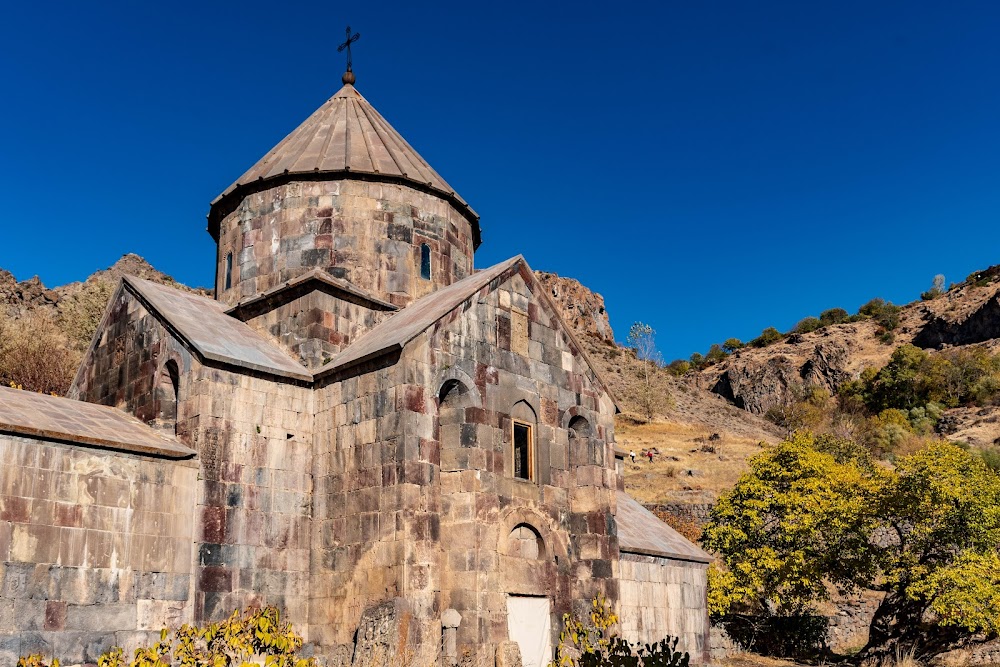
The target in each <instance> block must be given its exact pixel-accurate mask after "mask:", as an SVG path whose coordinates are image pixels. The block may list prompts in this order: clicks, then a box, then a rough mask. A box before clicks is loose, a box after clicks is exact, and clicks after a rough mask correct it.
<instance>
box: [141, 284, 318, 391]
mask: <svg viewBox="0 0 1000 667" xmlns="http://www.w3.org/2000/svg"><path fill="white" fill-rule="evenodd" d="M124 280H125V284H126V285H127V286H128V287H129V288H130V289H131V291H132V292H133V293H134V294H135V295H136V296H137V297H139V299H140V300H142V301H143V302H145V303H146V304H147V305H148V306H149V307H150V308H151V309H152V310H153V311H154V312H155V313H156V314H157V315H158V316H159V317H160V318H162V320H163V321H164V323H165V324H167V325H168V326H169V327H170V328H172V329H173V330H174V331H175V332H176V334H177V335H178V336H180V337H181V339H182V340H184V341H185V342H186V343H187V344H188V345H189V346H191V347H192V348H193V349H194V351H195V352H196V353H198V354H200V355H201V356H202V357H204V358H205V359H209V360H212V361H218V362H222V363H226V364H231V365H233V366H239V367H241V368H246V369H249V370H254V371H260V372H264V373H269V374H272V375H277V376H279V377H287V378H293V379H296V380H306V381H310V380H312V374H311V373H309V371H307V370H306V369H305V368H303V367H302V366H301V365H300V364H298V363H296V361H295V360H294V359H292V358H291V357H290V356H288V355H287V354H286V353H285V352H284V351H283V350H282V349H281V348H280V347H278V345H277V344H275V343H272V342H271V341H270V340H268V339H267V338H266V337H265V336H263V335H262V334H261V333H259V332H257V331H256V330H254V329H253V328H251V327H250V326H249V325H247V324H245V323H243V322H241V321H240V320H238V319H236V318H235V317H231V316H230V315H227V314H226V308H227V306H226V305H225V304H223V303H220V302H218V301H216V300H214V299H208V298H206V297H203V296H198V295H196V294H190V293H188V292H182V291H180V290H177V289H174V288H172V287H167V286H165V285H158V284H157V283H154V282H150V281H148V280H142V279H141V278H136V277H134V276H126V277H125V278H124Z"/></svg>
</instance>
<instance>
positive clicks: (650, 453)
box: [646, 449, 653, 463]
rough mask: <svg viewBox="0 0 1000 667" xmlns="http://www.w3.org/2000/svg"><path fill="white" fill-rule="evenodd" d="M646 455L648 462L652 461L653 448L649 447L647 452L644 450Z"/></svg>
mask: <svg viewBox="0 0 1000 667" xmlns="http://www.w3.org/2000/svg"><path fill="white" fill-rule="evenodd" d="M646 456H648V457H649V462H650V463H652V462H653V450H652V449H651V450H649V451H648V452H646Z"/></svg>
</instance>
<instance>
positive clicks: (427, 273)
mask: <svg viewBox="0 0 1000 667" xmlns="http://www.w3.org/2000/svg"><path fill="white" fill-rule="evenodd" d="M420 277H421V278H423V279H424V280H430V279H431V247H430V246H429V245H427V244H426V243H421V244H420Z"/></svg>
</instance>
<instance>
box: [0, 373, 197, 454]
mask: <svg viewBox="0 0 1000 667" xmlns="http://www.w3.org/2000/svg"><path fill="white" fill-rule="evenodd" d="M0 433H10V434H14V435H21V436H26V437H29V438H42V439H45V440H57V441H69V442H74V443H80V444H83V445H91V446H94V447H101V448H105V449H115V450H120V451H126V452H132V453H136V454H148V455H152V456H163V457H166V458H171V459H183V458H189V457H191V456H194V455H195V451H194V450H192V449H189V448H188V447H185V446H184V445H182V444H181V443H179V442H177V440H175V439H174V438H171V437H169V436H167V435H165V434H163V433H161V432H160V431H157V430H155V429H153V428H150V427H149V426H147V425H146V424H143V423H142V422H141V421H139V420H138V419H136V418H135V417H133V416H132V415H129V414H126V413H124V412H122V411H120V410H116V409H115V408H109V407H107V406H104V405H96V404H94V403H85V402H83V401H74V400H73V399H70V398H63V397H61V396H49V395H47V394H36V393H35V392H31V391H22V390H19V389H10V388H8V387H0Z"/></svg>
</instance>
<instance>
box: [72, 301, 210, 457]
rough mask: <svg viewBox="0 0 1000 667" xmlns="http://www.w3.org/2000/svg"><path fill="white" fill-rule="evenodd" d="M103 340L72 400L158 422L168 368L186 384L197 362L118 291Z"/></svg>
mask: <svg viewBox="0 0 1000 667" xmlns="http://www.w3.org/2000/svg"><path fill="white" fill-rule="evenodd" d="M99 334H100V338H99V339H98V340H97V341H96V343H95V345H94V347H93V348H92V349H91V350H90V351H89V352H88V354H87V357H86V358H85V359H84V360H83V363H82V364H81V366H80V371H79V373H78V374H77V377H76V379H75V381H74V382H73V386H72V387H70V390H69V396H70V397H71V398H76V399H79V400H81V401H87V402H89V403H98V404H101V405H108V406H111V407H117V408H119V409H121V410H124V411H125V412H128V413H131V414H133V415H135V416H136V417H137V418H138V419H140V420H141V421H144V422H147V423H150V422H153V421H155V420H156V417H157V415H158V413H159V409H160V405H159V404H158V402H157V394H156V391H155V387H156V383H157V380H158V378H159V376H160V373H161V372H162V370H163V368H164V365H165V364H166V363H167V361H169V360H173V361H174V362H175V363H176V364H177V367H178V371H179V374H180V376H181V377H182V378H184V377H187V376H190V374H191V371H192V368H193V366H194V365H195V364H197V361H196V360H195V359H194V358H193V357H192V356H191V353H190V352H188V350H187V349H186V348H185V347H184V346H183V345H181V344H180V343H179V342H178V341H177V340H176V339H174V337H173V336H172V335H171V334H170V333H169V332H168V331H167V330H166V328H165V327H164V326H163V325H162V324H160V322H159V320H157V319H156V317H155V316H154V315H153V314H152V313H150V312H149V311H148V310H147V309H146V308H145V307H144V306H143V305H142V303H141V302H140V301H139V300H138V299H136V298H135V297H134V296H133V295H132V294H131V293H130V292H128V291H127V290H126V289H124V287H123V286H121V285H120V286H119V288H118V291H117V292H115V294H114V296H113V297H112V301H111V312H110V314H109V316H108V319H107V321H106V324H105V327H104V328H103V329H102V330H101V331H100V332H99ZM179 386H180V392H179V396H178V401H179V403H183V402H184V401H185V400H186V389H187V386H188V383H187V382H181V383H180V385H179ZM182 412H183V411H181V412H178V415H179V419H178V423H177V428H176V432H177V434H178V436H179V437H180V439H181V440H183V441H185V442H186V443H187V440H188V438H187V433H188V432H189V431H190V424H189V423H188V422H187V416H186V415H184V414H182Z"/></svg>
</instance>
